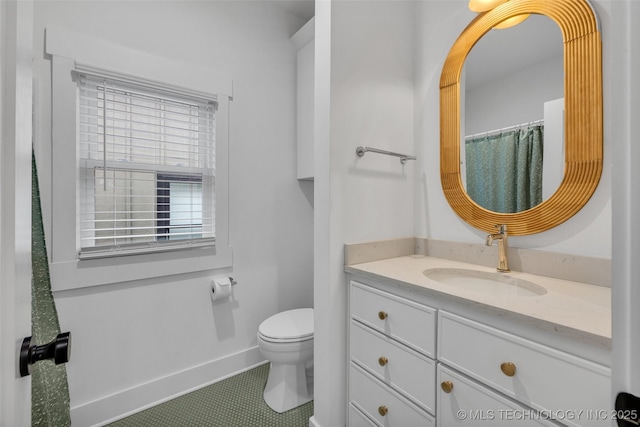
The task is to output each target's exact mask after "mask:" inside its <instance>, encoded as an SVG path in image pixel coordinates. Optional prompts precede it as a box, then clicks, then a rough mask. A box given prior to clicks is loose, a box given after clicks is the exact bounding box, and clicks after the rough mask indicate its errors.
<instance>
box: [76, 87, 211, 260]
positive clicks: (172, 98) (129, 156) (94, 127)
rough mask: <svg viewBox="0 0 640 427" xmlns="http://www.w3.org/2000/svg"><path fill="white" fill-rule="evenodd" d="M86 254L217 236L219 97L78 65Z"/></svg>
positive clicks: (82, 249) (203, 242) (180, 244)
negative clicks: (194, 95)
mask: <svg viewBox="0 0 640 427" xmlns="http://www.w3.org/2000/svg"><path fill="white" fill-rule="evenodd" d="M76 80H77V83H78V127H79V129H78V141H79V144H78V151H79V156H78V157H79V171H78V177H79V191H78V195H79V200H78V208H79V209H78V236H79V239H78V240H79V242H78V246H79V254H80V258H81V259H82V258H95V257H104V256H114V255H127V254H137V253H146V252H151V251H159V250H172V249H179V248H185V247H194V246H211V245H213V244H214V242H215V193H214V189H215V135H216V134H215V130H216V125H215V110H216V107H217V103H216V101H215V99H211V100H204V99H196V98H192V97H189V96H182V95H178V94H175V93H171V92H164V91H161V90H157V89H151V88H146V87H142V86H138V85H134V84H128V83H125V82H120V81H114V80H109V79H103V78H100V77H98V76H91V75H86V74H77V75H76Z"/></svg>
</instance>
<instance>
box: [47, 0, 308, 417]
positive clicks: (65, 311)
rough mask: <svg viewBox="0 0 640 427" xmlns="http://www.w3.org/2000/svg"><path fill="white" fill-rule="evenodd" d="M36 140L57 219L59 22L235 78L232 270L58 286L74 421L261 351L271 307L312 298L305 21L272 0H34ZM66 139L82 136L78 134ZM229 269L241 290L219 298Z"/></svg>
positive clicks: (245, 361) (193, 380) (235, 365)
mask: <svg viewBox="0 0 640 427" xmlns="http://www.w3.org/2000/svg"><path fill="white" fill-rule="evenodd" d="M34 16H35V26H34V27H35V28H34V37H35V52H36V61H35V77H36V86H35V91H36V121H37V127H36V137H35V148H36V153H37V159H38V167H39V172H40V175H41V179H40V182H41V183H43V184H42V188H41V191H42V197H43V200H42V202H43V210H44V219H45V226H46V229H47V235H50V231H51V227H55V224H53V225H52V224H51V222H50V221H51V219H50V218H51V189H50V188H49V185H47V184H46V183H50V182H51V180H50V179H49V177H50V174H51V136H50V135H51V120H50V117H51V111H50V105H51V103H50V93H51V88H50V79H51V77H50V62H49V59H48V58H47V57H45V55H44V54H43V52H44V47H43V43H44V28H45V27H47V26H58V27H63V28H67V29H70V30H73V31H76V32H79V33H83V34H87V35H89V36H92V37H95V38H100V39H102V40H105V41H107V42H109V43H113V44H119V45H123V46H127V47H129V48H131V49H137V50H140V51H142V52H146V53H150V54H153V55H157V56H161V57H168V58H171V59H173V60H178V61H184V64H185V67H188V66H189V64H194V65H197V66H200V67H207V68H210V69H212V70H214V71H216V72H220V73H223V74H226V75H229V76H231V78H232V79H233V85H234V88H233V89H234V99H233V100H232V101H231V103H230V114H229V115H230V125H229V129H230V137H229V151H230V154H229V162H230V167H229V169H230V178H229V181H230V187H229V194H230V196H229V206H228V209H229V218H230V220H229V222H230V230H229V241H230V245H231V247H232V249H233V267H232V268H230V269H225V270H222V271H206V272H202V273H189V274H182V275H173V276H167V277H163V278H160V279H148V280H139V281H131V282H123V283H117V284H113V285H106V286H97V287H90V288H84V289H77V290H69V291H62V292H56V293H55V295H54V296H55V299H56V304H57V309H58V313H59V317H60V323H61V327H62V329H63V330H65V331H67V330H70V331H72V334H73V349H72V356H71V362H70V363H69V364H68V366H67V369H68V375H69V387H70V394H71V406H72V416H73V421H74V425H77V426H83V425H90V424H93V423H97V422H101V421H103V420H106V419H109V418H112V417H115V416H119V415H121V414H122V413H124V412H127V411H130V410H134V409H138V408H139V407H141V406H144V405H146V404H149V403H152V402H154V401H157V400H161V399H164V398H166V397H168V396H170V395H173V394H175V393H181V392H184V391H186V390H187V389H189V388H192V387H197V386H200V385H202V384H204V383H206V382H208V381H213V380H215V379H218V378H220V377H222V376H225V375H228V374H231V373H233V372H235V371H237V370H239V369H244V368H246V367H248V366H251V365H252V364H255V363H257V362H260V361H261V360H262V359H261V357H260V355H259V353H258V351H257V348H256V345H257V344H256V338H255V337H256V332H257V328H258V325H259V323H260V322H261V321H262V320H264V319H265V318H266V317H268V316H270V315H272V314H274V313H276V312H278V311H281V310H284V309H289V308H296V307H305V306H312V305H313V294H312V292H313V291H312V289H313V288H312V281H313V276H312V275H313V273H312V271H313V255H312V253H313V235H312V230H313V225H312V224H313V200H312V199H313V184H312V183H299V182H298V181H297V180H296V161H295V154H296V150H295V49H294V47H293V45H292V44H291V42H290V40H289V37H290V36H291V35H292V34H293V33H295V31H296V30H297V29H298V28H300V27H301V26H302V25H303V24H304V22H303V21H302V20H300V19H299V18H297V17H294V16H293V15H291V14H289V13H288V12H286V11H284V10H282V9H281V8H279V7H276V6H274V4H273V3H271V2H262V1H261V2H199V1H194V2H190V1H163V2H153V3H150V2H147V1H140V2H136V1H124V2H113V1H105V2H99V1H90V2H85V1H70V2H58V1H56V2H50V1H36V2H35V12H34ZM69 143H73V142H72V141H70V142H69ZM216 275H233V277H234V278H235V279H237V281H238V285H237V286H236V287H235V288H234V294H235V297H234V301H232V302H222V303H216V304H215V305H214V304H213V303H212V302H211V299H210V298H209V287H208V283H209V278H210V277H212V276H216Z"/></svg>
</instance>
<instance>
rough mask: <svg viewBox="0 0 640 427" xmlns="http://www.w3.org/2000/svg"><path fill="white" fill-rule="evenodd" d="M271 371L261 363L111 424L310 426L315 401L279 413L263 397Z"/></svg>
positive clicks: (145, 426) (132, 426) (157, 426)
mask: <svg viewBox="0 0 640 427" xmlns="http://www.w3.org/2000/svg"><path fill="white" fill-rule="evenodd" d="M268 374H269V364H268V363H267V364H264V365H260V366H258V367H257V368H253V369H250V370H248V371H246V372H243V373H241V374H238V375H235V376H233V377H231V378H227V379H225V380H222V381H219V382H217V383H215V384H212V385H210V386H207V387H204V388H201V389H199V390H196V391H193V392H191V393H188V394H185V395H183V396H180V397H177V398H175V399H173V400H170V401H168V402H164V403H161V404H159V405H157V406H154V407H152V408H149V409H146V410H144V411H142V412H138V413H137V414H134V415H131V416H129V417H127V418H123V419H121V420H119V421H116V422H114V423H111V424H109V425H108V427H200V426H202V427H218V426H219V427H307V426H308V425H309V418H310V417H311V416H312V415H313V401H311V402H309V403H307V404H304V405H302V406H299V407H297V408H294V409H291V410H290V411H287V412H284V413H282V414H278V413H277V412H275V411H273V410H272V409H271V408H269V407H268V406H267V404H266V403H265V402H264V400H263V398H262V391H263V390H264V386H265V384H266V383H267V376H268Z"/></svg>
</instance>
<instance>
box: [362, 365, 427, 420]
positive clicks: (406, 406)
mask: <svg viewBox="0 0 640 427" xmlns="http://www.w3.org/2000/svg"><path fill="white" fill-rule="evenodd" d="M349 384H350V389H349V394H350V399H351V403H352V404H353V406H355V407H356V408H358V409H359V410H360V411H361V412H362V413H364V414H365V415H366V416H367V417H369V418H371V419H372V420H374V421H375V422H376V423H378V424H380V425H383V426H385V427H407V426H412V427H418V426H435V420H434V418H433V417H431V416H430V415H429V414H427V413H426V412H425V411H423V410H422V409H420V408H418V407H417V406H416V405H414V404H413V403H411V402H409V401H408V400H406V399H404V398H403V397H402V396H400V395H399V394H398V393H397V392H395V391H393V390H392V389H390V388H389V387H386V386H385V385H384V384H382V383H381V382H380V381H378V380H376V379H374V378H373V377H372V376H370V375H368V374H367V373H366V372H365V371H364V370H363V369H362V368H360V367H359V366H358V365H356V364H355V363H351V370H350V383H349ZM385 410H386V412H385Z"/></svg>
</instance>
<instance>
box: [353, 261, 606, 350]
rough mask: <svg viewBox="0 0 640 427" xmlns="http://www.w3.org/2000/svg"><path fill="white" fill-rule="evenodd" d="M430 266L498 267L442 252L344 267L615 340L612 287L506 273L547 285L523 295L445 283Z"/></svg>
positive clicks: (362, 273) (487, 269)
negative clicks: (429, 273) (428, 272)
mask: <svg viewBox="0 0 640 427" xmlns="http://www.w3.org/2000/svg"><path fill="white" fill-rule="evenodd" d="M430 268H463V269H472V270H478V271H485V272H491V273H494V272H495V269H494V268H489V267H483V266H479V265H474V264H467V263H463V262H457V261H451V260H447V259H442V258H433V257H426V256H422V255H410V256H403V257H398V258H389V259H384V260H380V261H373V262H366V263H362V264H354V265H350V266H346V267H345V271H346V272H348V273H352V274H357V275H361V276H364V277H370V278H372V279H375V280H383V281H384V280H387V281H389V280H390V281H394V282H397V283H401V284H404V285H412V286H417V287H421V288H425V289H428V290H430V291H432V292H435V293H440V294H445V295H449V296H452V297H455V298H460V299H463V300H467V301H472V302H474V303H480V304H483V305H486V306H489V307H493V308H497V309H500V310H504V311H507V312H512V313H517V314H520V315H523V316H527V317H529V318H531V319H537V320H541V321H544V322H550V323H552V324H555V325H559V326H563V327H566V328H570V329H573V330H576V331H580V332H583V333H587V334H590V335H594V336H596V337H600V338H604V339H605V341H610V340H611V289H610V288H607V287H603V286H595V285H588V284H584V283H578V282H572V281H568V280H560V279H554V278H550V277H544V276H536V275H533V274H528V273H521V272H516V271H513V272H510V273H502V274H507V275H509V276H513V277H516V278H520V279H523V280H527V281H529V282H533V283H535V284H537V285H540V286H542V287H543V288H545V289H546V290H547V292H546V293H545V294H544V295H528V296H518V295H514V293H512V292H509V293H505V292H501V291H499V290H496V291H495V292H491V291H490V292H487V291H484V292H478V291H474V290H469V289H464V288H458V287H455V286H452V285H446V284H444V283H440V282H437V281H434V280H431V279H429V278H427V277H426V276H425V275H424V274H423V272H424V271H425V270H427V269H430Z"/></svg>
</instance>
